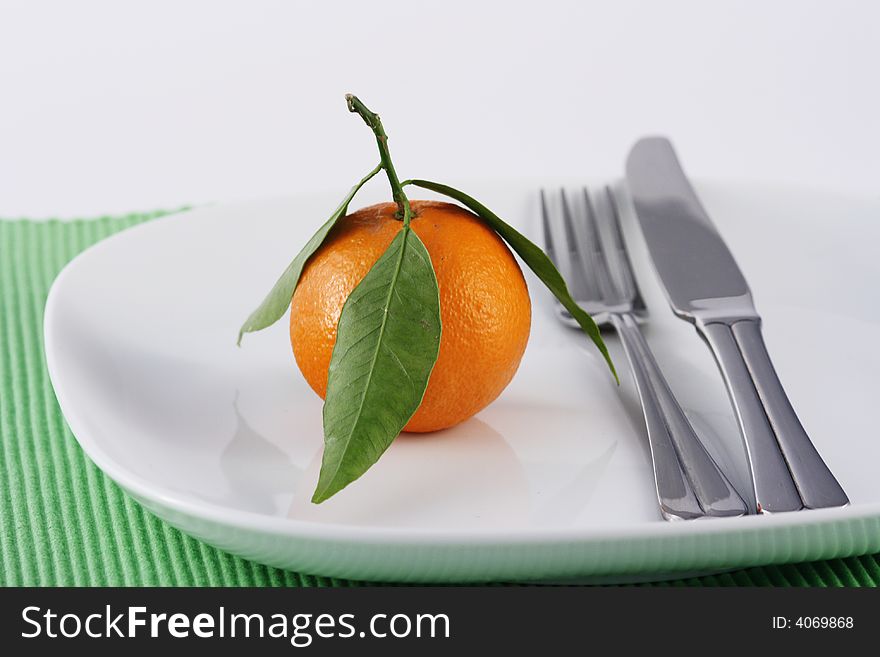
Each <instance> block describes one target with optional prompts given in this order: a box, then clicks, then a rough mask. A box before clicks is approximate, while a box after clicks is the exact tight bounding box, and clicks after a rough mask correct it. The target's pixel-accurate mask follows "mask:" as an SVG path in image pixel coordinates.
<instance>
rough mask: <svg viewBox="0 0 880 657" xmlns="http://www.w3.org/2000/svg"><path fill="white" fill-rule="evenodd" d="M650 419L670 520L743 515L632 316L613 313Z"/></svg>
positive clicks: (653, 452) (666, 514)
mask: <svg viewBox="0 0 880 657" xmlns="http://www.w3.org/2000/svg"><path fill="white" fill-rule="evenodd" d="M610 319H611V323H612V325H613V326H614V328H615V330H616V331H617V333H618V335H619V336H620V340H621V342H622V344H623V348H624V351H625V353H626V356H627V359H628V360H629V365H630V368H631V370H632V374H633V378H634V379H635V383H636V389H637V391H638V394H639V398H640V400H641V403H642V410H643V412H644V415H645V425H646V427H647V430H648V443H649V445H650V449H651V458H652V461H653V465H654V480H655V483H656V486H657V498H658V500H659V501H660V509H661V511H662V512H663V515H664V517H666V518H667V519H678V518H681V519H686V518H696V517H701V516H740V515H743V514H745V513H746V512H747V509H746V505H745V502H743V500H742V498H741V497H740V496H739V493H737V492H736V489H734V487H733V486H732V485H731V484H730V482H729V481H728V480H727V477H725V476H724V473H723V472H721V470H720V469H719V468H718V466H717V464H716V463H715V461H713V460H712V457H711V456H710V455H709V453H708V452H707V451H706V448H705V447H704V446H703V444H702V442H700V439H699V438H698V437H697V434H696V432H695V431H694V429H693V427H692V426H691V423H690V421H689V420H688V419H687V416H685V414H684V411H683V410H682V409H681V406H680V405H679V404H678V402H677V401H676V399H675V397H674V395H673V394H672V390H671V389H670V388H669V384H668V383H667V382H666V379H665V378H664V376H663V373H662V372H661V371H660V367H659V366H658V365H657V361H656V360H655V359H654V355H653V354H652V353H651V349H650V348H649V347H648V343H647V342H646V341H645V338H644V336H643V335H642V331H641V329H640V328H639V325H638V323H637V322H636V320H635V318H634V317H633V315H632V314H629V313H624V314H611V315H610Z"/></svg>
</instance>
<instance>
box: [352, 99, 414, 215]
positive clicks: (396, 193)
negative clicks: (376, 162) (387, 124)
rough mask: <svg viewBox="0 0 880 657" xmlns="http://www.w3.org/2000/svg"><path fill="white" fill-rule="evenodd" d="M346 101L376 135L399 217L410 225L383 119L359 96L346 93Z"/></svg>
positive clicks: (409, 210)
mask: <svg viewBox="0 0 880 657" xmlns="http://www.w3.org/2000/svg"><path fill="white" fill-rule="evenodd" d="M345 102H346V103H348V111H349V112H354V113H355V114H358V115H360V117H361V118H362V119H363V120H364V123H366V124H367V125H368V126H369V127H370V129H371V130H372V131H373V134H374V135H376V144H378V146H379V157H380V158H381V160H382V168H383V169H385V174H386V175H387V176H388V182H389V184H390V185H391V198H393V199H394V202H395V203H397V218H398V219H400V220H401V221H403V225H404V226H409V221H410V218H411V217H412V210H411V209H410V206H409V199H408V198H407V197H406V194H405V193H404V191H403V185H401V184H400V179H399V178H398V177H397V172H396V171H395V170H394V163H393V162H392V161H391V151H389V150H388V135H386V134H385V128H383V127H382V120H381V119H380V118H379V115H378V114H376V113H375V112H373V111H371V110H370V109H369V108H368V107H367V106H366V105H364V104H363V103H362V102H361V101H360V99H359V98H358V97H357V96H354V95H352V94H345Z"/></svg>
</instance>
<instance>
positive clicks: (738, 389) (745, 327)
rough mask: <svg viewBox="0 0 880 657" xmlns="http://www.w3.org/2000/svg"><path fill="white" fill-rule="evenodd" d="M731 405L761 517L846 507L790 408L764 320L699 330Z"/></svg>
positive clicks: (700, 326) (699, 327)
mask: <svg viewBox="0 0 880 657" xmlns="http://www.w3.org/2000/svg"><path fill="white" fill-rule="evenodd" d="M697 331H698V332H699V333H700V334H701V335H702V336H703V337H704V338H705V340H706V342H708V344H709V347H710V348H711V349H712V352H713V353H714V355H715V360H716V361H717V363H718V367H719V369H720V370H721V374H722V376H723V377H724V382H725V384H726V385H727V391H728V393H729V394H730V398H731V401H732V402H733V407H734V412H735V413H736V416H737V420H738V422H739V425H740V430H741V432H742V435H743V438H744V440H745V443H746V448H747V452H748V456H749V463H750V465H751V470H752V481H753V483H754V486H755V498H756V506H757V511H758V512H759V513H762V512H763V513H774V512H778V511H795V510H798V509H801V508H808V509H817V508H824V507H837V506H846V505H847V504H849V499H848V498H847V496H846V493H844V491H843V488H841V486H840V484H839V483H838V481H837V479H835V478H834V475H833V474H832V473H831V470H829V469H828V466H827V465H826V464H825V461H823V460H822V457H821V456H820V455H819V452H817V451H816V447H815V446H814V445H813V443H812V441H811V440H810V438H809V436H808V435H807V432H806V431H805V430H804V427H803V426H802V425H801V423H800V420H799V419H798V417H797V415H796V414H795V412H794V408H792V405H791V402H790V401H789V399H788V396H787V395H786V394H785V390H784V389H783V387H782V383H781V382H780V381H779V376H778V375H777V374H776V370H775V368H774V367H773V363H772V361H771V360H770V355H769V354H768V353H767V347H766V345H765V344H764V339H763V337H762V335H761V323H760V319H743V320H732V321H728V322H719V323H709V324H701V323H700V322H698V323H697Z"/></svg>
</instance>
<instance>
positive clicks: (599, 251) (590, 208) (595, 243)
mask: <svg viewBox="0 0 880 657" xmlns="http://www.w3.org/2000/svg"><path fill="white" fill-rule="evenodd" d="M583 192H584V214H585V215H586V218H585V221H584V232H585V233H586V235H587V246H588V249H589V251H590V255H591V257H592V260H593V263H594V266H593V275H594V276H595V277H596V285H597V286H598V288H599V293H600V295H601V298H602V299H603V300H604V301H605V302H606V303H609V304H617V303H621V302H623V301H624V300H625V299H623V298H622V296H621V294H620V291H619V290H618V289H617V287H616V286H615V285H614V281H613V280H612V279H611V273H610V271H609V269H608V257H607V255H606V252H605V245H604V242H603V240H602V234H601V232H600V230H599V225H598V223H597V218H596V208H595V207H594V205H593V201H592V199H591V198H590V192H589V190H587V188H586V187H584V188H583Z"/></svg>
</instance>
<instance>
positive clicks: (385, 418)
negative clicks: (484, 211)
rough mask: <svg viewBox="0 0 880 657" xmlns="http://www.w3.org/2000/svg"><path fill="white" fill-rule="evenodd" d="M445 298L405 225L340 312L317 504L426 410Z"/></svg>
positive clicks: (427, 259)
mask: <svg viewBox="0 0 880 657" xmlns="http://www.w3.org/2000/svg"><path fill="white" fill-rule="evenodd" d="M440 332H441V327H440V293H439V290H438V288H437V277H436V275H435V274H434V268H433V266H432V265H431V258H430V257H429V255H428V251H427V249H426V248H425V245H424V244H422V241H421V240H420V239H419V237H418V235H416V234H415V232H413V230H412V229H411V228H410V227H409V226H406V225H404V227H403V228H401V230H400V232H399V233H398V234H397V236H396V237H395V238H394V240H393V241H392V242H391V244H390V245H389V246H388V249H387V250H386V251H385V253H383V254H382V256H381V257H380V258H379V259H378V260H377V261H376V264H374V265H373V268H372V269H370V271H369V272H368V273H367V275H366V276H365V277H364V279H363V280H362V281H361V282H360V283H359V284H358V286H357V287H356V288H355V289H354V291H353V292H352V293H351V295H349V297H348V300H346V302H345V305H344V306H343V308H342V315H341V316H340V318H339V324H338V327H337V336H336V344H335V346H334V347H333V356H332V358H331V360H330V373H329V375H328V380H327V398H326V400H325V402H324V458H323V461H322V463H321V474H320V476H319V478H318V486H317V489H316V490H315V494H314V496H313V497H312V502H315V503H320V502H323V501H324V500H326V499H328V498H329V497H331V496H333V495H335V494H336V493H338V492H339V491H340V490H342V489H343V488H344V487H345V486H347V485H348V484H350V483H351V482H352V481H354V480H355V479H357V478H358V477H360V476H361V475H362V474H363V473H364V472H366V471H367V470H368V469H369V468H370V467H371V466H372V465H373V464H374V463H375V462H376V461H377V460H378V459H379V457H380V456H381V455H382V453H383V452H384V451H385V450H386V449H388V446H389V445H390V444H391V442H392V441H393V440H394V439H395V438H396V437H397V435H398V434H399V433H400V432H401V430H402V429H403V427H404V426H405V425H406V423H407V422H408V421H409V419H410V418H411V417H412V416H413V414H414V413H415V412H416V409H418V407H419V404H421V402H422V397H423V396H424V394H425V389H426V388H427V386H428V378H429V377H430V375H431V370H432V369H433V368H434V363H435V362H436V361H437V355H438V353H439V351H440Z"/></svg>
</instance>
